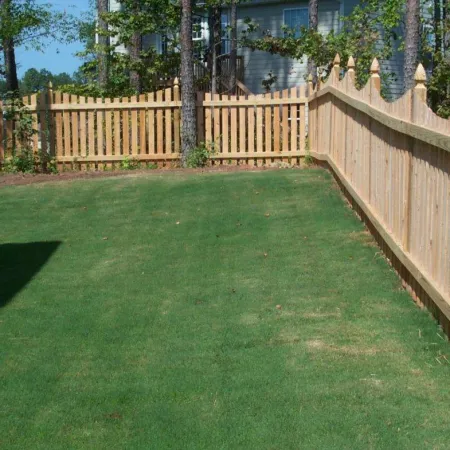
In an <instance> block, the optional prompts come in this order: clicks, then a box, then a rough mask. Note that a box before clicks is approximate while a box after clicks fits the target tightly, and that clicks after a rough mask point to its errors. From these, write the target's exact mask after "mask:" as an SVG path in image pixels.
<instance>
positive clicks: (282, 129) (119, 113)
mask: <svg viewBox="0 0 450 450" xmlns="http://www.w3.org/2000/svg"><path fill="white" fill-rule="evenodd" d="M23 100H24V103H25V104H26V105H27V108H28V110H29V111H30V112H31V113H32V117H33V121H34V124H35V127H36V130H37V131H38V133H37V134H36V135H35V136H34V138H33V148H34V150H35V151H39V152H41V153H42V152H43V153H44V154H48V155H49V156H50V157H52V158H54V159H55V160H56V162H57V163H58V164H59V166H60V169H64V168H71V169H82V170H102V169H112V168H115V167H116V166H118V165H120V162H121V161H123V160H125V159H133V160H135V161H136V162H143V163H144V162H153V163H157V164H160V165H161V164H162V165H173V164H177V160H178V159H179V157H180V148H181V139H180V135H181V101H180V87H179V85H178V84H177V83H175V84H174V86H173V87H170V88H167V89H164V90H160V91H157V92H155V93H150V94H142V95H140V96H135V97H130V98H114V99H102V98H91V97H88V98H86V97H80V96H76V95H69V94H65V93H61V92H53V91H52V90H51V89H49V90H48V91H47V92H43V93H41V94H37V95H36V94H35V95H32V96H30V97H24V99H23ZM306 107H307V98H306V92H305V86H301V87H299V88H293V89H290V90H285V91H282V92H275V93H273V94H266V95H262V96H254V95H239V96H228V95H219V94H217V95H214V97H211V95H210V94H204V93H202V92H200V93H198V96H197V120H198V143H199V145H200V144H201V143H205V144H206V146H207V147H208V148H209V149H210V150H211V152H212V157H211V158H212V160H213V161H214V163H215V164H222V163H229V164H238V163H240V162H245V163H248V164H250V165H256V164H258V165H262V164H266V163H269V162H273V161H285V162H292V163H294V162H298V158H300V157H301V156H303V155H304V152H305V148H306ZM2 125H3V120H1V121H0V134H1V135H2V136H3V134H4V139H1V142H0V157H1V158H2V155H3V153H4V151H3V149H5V150H6V155H9V154H11V148H12V143H13V139H12V132H13V130H14V124H13V123H12V122H10V121H9V122H5V123H4V126H3V127H4V129H5V131H6V133H3V129H2Z"/></svg>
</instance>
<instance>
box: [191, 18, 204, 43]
mask: <svg viewBox="0 0 450 450" xmlns="http://www.w3.org/2000/svg"><path fill="white" fill-rule="evenodd" d="M203 27H204V24H203V20H202V18H201V17H194V19H193V20H192V40H193V41H200V40H202V39H203V31H204V29H203Z"/></svg>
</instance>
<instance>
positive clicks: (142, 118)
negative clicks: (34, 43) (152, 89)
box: [139, 94, 147, 155]
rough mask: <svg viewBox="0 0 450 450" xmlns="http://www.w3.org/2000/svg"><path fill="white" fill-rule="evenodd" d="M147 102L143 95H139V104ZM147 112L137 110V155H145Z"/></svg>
mask: <svg viewBox="0 0 450 450" xmlns="http://www.w3.org/2000/svg"><path fill="white" fill-rule="evenodd" d="M146 100H147V98H146V95H145V94H141V95H139V102H140V103H145V102H146ZM146 113H147V111H146V110H145V109H141V110H139V154H140V155H145V154H147V120H146V119H147V118H146Z"/></svg>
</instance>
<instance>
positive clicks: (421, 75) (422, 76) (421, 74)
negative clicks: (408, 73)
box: [414, 64, 427, 84]
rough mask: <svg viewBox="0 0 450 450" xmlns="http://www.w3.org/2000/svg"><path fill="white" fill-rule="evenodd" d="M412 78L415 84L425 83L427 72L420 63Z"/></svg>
mask: <svg viewBox="0 0 450 450" xmlns="http://www.w3.org/2000/svg"><path fill="white" fill-rule="evenodd" d="M414 80H415V81H416V84H425V83H426V81H427V73H426V72H425V68H424V67H423V65H422V64H419V65H418V66H417V70H416V73H415V75H414Z"/></svg>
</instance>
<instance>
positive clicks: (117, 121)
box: [114, 98, 122, 156]
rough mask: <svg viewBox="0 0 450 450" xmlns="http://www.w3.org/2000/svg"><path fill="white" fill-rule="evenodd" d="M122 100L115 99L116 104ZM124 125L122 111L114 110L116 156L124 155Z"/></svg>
mask: <svg viewBox="0 0 450 450" xmlns="http://www.w3.org/2000/svg"><path fill="white" fill-rule="evenodd" d="M119 102H120V98H115V99H114V103H119ZM121 131H122V124H121V123H120V111H119V110H117V109H114V155H115V156H119V155H121V154H122V139H121Z"/></svg>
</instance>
